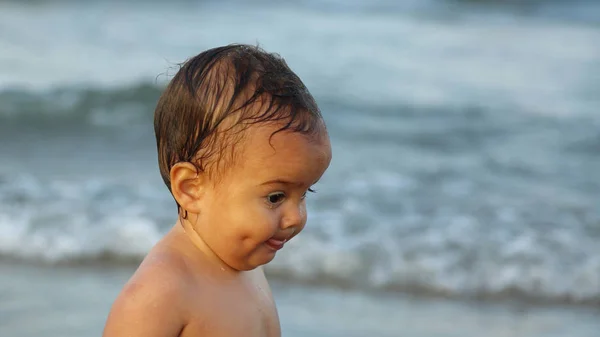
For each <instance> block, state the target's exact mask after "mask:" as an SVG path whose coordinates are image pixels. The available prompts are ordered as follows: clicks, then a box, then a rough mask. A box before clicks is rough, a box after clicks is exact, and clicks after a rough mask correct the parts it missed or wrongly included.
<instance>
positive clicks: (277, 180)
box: [260, 179, 319, 186]
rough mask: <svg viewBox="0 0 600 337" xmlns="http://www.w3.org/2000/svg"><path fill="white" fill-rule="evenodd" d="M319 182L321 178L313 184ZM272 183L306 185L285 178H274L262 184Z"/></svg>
mask: <svg viewBox="0 0 600 337" xmlns="http://www.w3.org/2000/svg"><path fill="white" fill-rule="evenodd" d="M318 182H319V180H317V181H315V182H314V183H312V184H311V186H312V185H315V184H316V183H318ZM272 184H283V185H296V186H302V185H304V184H302V183H296V182H292V181H287V180H283V179H273V180H269V181H265V182H264V183H262V184H260V185H261V186H262V185H272Z"/></svg>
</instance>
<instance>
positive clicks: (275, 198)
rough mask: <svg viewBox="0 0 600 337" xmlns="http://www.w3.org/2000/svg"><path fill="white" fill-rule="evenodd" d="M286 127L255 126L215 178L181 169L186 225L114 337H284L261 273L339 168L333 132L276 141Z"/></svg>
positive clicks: (176, 190)
mask: <svg viewBox="0 0 600 337" xmlns="http://www.w3.org/2000/svg"><path fill="white" fill-rule="evenodd" d="M257 109H260V108H257ZM283 124H285V121H278V122H262V123H258V124H255V125H251V126H249V127H248V128H247V129H246V130H245V131H243V132H244V133H243V138H242V140H241V141H240V142H238V143H236V144H235V149H234V151H236V156H235V159H234V160H233V161H231V162H230V163H228V165H226V167H224V168H223V170H224V171H223V172H219V174H218V175H216V176H214V177H213V176H211V175H209V174H206V173H204V172H199V171H198V170H197V169H196V167H195V166H194V165H193V164H192V163H189V162H180V163H177V164H175V165H174V166H173V167H172V168H171V170H170V178H171V190H172V194H173V196H174V198H175V200H176V201H177V202H178V204H179V205H180V208H181V211H180V217H179V221H178V222H177V223H176V224H175V226H174V227H173V228H172V229H171V230H170V231H169V232H168V234H167V235H166V236H165V237H164V238H163V239H162V240H161V241H160V242H158V243H157V244H156V246H155V247H154V248H153V249H152V250H151V251H150V252H149V254H148V255H147V257H146V258H145V259H144V261H143V262H142V263H141V265H140V267H139V268H138V270H137V271H136V272H135V274H134V275H133V277H132V278H131V279H130V280H129V282H128V283H127V284H126V285H125V287H124V289H123V291H122V292H121V294H120V295H119V297H118V298H117V300H116V301H115V303H114V305H113V307H112V309H111V312H110V314H109V317H108V320H107V323H106V327H105V330H104V335H103V336H104V337H117V336H119V337H120V336H128V337H137V336H140V337H142V336H143V337H153V336H161V337H167V336H211V337H217V336H219V337H220V336H223V337H225V336H228V337H229V336H232V337H233V336H235V337H239V336H248V337H251V336H280V335H281V331H280V325H279V319H278V315H277V310H276V308H275V304H274V301H273V297H272V295H271V291H270V289H269V285H268V283H267V280H266V279H265V275H264V273H263V270H262V267H261V266H262V265H264V264H266V263H268V262H269V261H271V260H272V259H273V258H274V257H275V254H276V251H277V250H278V249H279V248H281V246H282V243H283V242H286V241H289V240H290V239H291V238H293V237H294V236H296V235H297V234H298V233H299V232H300V231H301V230H302V229H303V228H304V225H305V223H306V204H305V200H304V198H305V195H306V192H307V191H308V190H309V188H310V187H311V186H312V185H313V184H315V183H316V182H317V180H319V178H320V177H321V176H322V175H323V173H324V172H325V170H326V169H327V167H328V166H329V162H330V160H331V146H330V143H329V138H328V134H327V131H326V128H325V125H324V124H323V125H322V126H321V127H319V128H318V130H317V131H316V132H314V133H312V134H301V133H298V132H293V131H291V130H285V131H282V132H279V133H275V134H274V135H273V133H274V132H275V131H276V130H278V129H279V128H280V127H281V125H283ZM272 135H273V136H272ZM271 136H272V137H271ZM186 213H187V216H181V215H182V214H186Z"/></svg>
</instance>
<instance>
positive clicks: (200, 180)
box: [170, 162, 206, 214]
mask: <svg viewBox="0 0 600 337" xmlns="http://www.w3.org/2000/svg"><path fill="white" fill-rule="evenodd" d="M170 178H171V193H173V197H174V198H175V200H176V201H177V203H178V204H179V205H180V206H181V208H182V209H184V210H186V211H187V212H188V213H195V214H198V213H200V200H201V199H202V196H203V195H204V190H205V183H206V179H205V175H204V174H203V172H200V171H198V169H197V168H196V166H194V164H192V163H189V162H180V163H177V164H175V165H173V167H171V171H170Z"/></svg>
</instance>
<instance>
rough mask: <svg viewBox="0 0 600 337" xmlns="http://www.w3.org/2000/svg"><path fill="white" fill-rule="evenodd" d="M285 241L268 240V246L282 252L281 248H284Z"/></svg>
mask: <svg viewBox="0 0 600 337" xmlns="http://www.w3.org/2000/svg"><path fill="white" fill-rule="evenodd" d="M285 241H286V240H284V241H280V240H274V239H269V240H267V242H266V244H267V246H268V247H269V248H271V249H273V250H280V249H281V248H283V245H284V244H285Z"/></svg>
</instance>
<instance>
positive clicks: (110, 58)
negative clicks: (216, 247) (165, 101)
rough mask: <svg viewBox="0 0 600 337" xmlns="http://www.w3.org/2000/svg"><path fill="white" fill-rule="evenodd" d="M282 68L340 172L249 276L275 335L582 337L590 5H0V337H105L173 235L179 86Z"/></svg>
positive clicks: (593, 186) (327, 0)
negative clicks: (258, 51)
mask: <svg viewBox="0 0 600 337" xmlns="http://www.w3.org/2000/svg"><path fill="white" fill-rule="evenodd" d="M234 42H239V43H250V44H257V43H258V44H260V45H261V46H262V47H263V48H265V49H266V50H268V51H272V52H278V53H279V54H281V55H282V56H283V57H284V58H285V59H286V60H287V62H288V64H289V65H290V66H291V68H292V69H293V70H294V71H295V72H296V73H297V74H298V75H299V76H300V77H301V78H302V79H303V80H304V82H305V83H306V85H307V86H308V88H309V89H310V91H311V92H312V93H313V95H314V96H315V97H316V99H317V101H318V102H319V104H320V107H321V109H322V111H323V114H324V116H325V119H326V120H327V123H328V127H329V129H330V134H331V137H332V143H333V150H334V159H333V162H332V165H331V167H330V169H329V171H328V172H327V173H326V174H325V176H324V177H323V179H322V180H321V182H320V183H319V184H318V185H317V186H316V190H317V193H316V194H314V195H313V194H311V195H310V197H309V200H308V207H309V220H308V226H307V228H306V230H305V232H303V234H302V235H300V236H299V237H297V238H296V239H294V240H293V241H292V242H290V244H289V245H286V249H284V250H283V251H281V252H280V253H279V254H278V256H277V258H276V259H275V260H274V261H273V262H272V263H271V264H269V265H268V266H267V271H268V273H269V277H270V279H271V280H272V282H273V285H272V286H273V290H274V293H275V297H276V301H277V303H278V305H279V310H280V316H281V321H282V328H283V335H284V336H292V337H299V336H317V337H319V336H322V337H333V336H412V337H417V336H418V337H432V336H461V337H465V336H492V337H494V336H527V337H530V336H544V337H547V336H569V337H578V336H586V337H587V336H590V337H591V336H598V334H599V331H600V319H599V318H600V2H599V1H594V0H589V1H580V0H571V1H569V0H562V1H559V0H556V1H553V0H545V1H544V0H539V1H536V0H520V1H518V0H512V1H509V0H506V1H500V0H498V1H493V0H490V1H483V0H482V1H475V0H471V1H466V0H465V1H459V0H418V1H417V0H407V1H393V0H373V1H366V0H365V1H359V0H347V1H343V0H310V1H268V0H264V1H241V0H240V1H232V0H227V1H208V0H207V1H192V0H173V1H168V2H167V1H142V0H138V1H135V0H128V1H116V0H115V1H110V0H97V1H67V0H64V1H61V0H54V1H16V0H15V1H0V336H27V337H28V336H39V335H42V334H43V335H45V336H51V337H54V336H56V337H58V336H61V337H62V336H100V335H101V332H102V328H103V324H104V321H105V319H106V315H107V313H108V310H109V308H110V305H111V304H112V301H113V300H114V298H115V296H116V295H117V293H118V292H119V290H120V288H121V287H122V286H123V284H124V283H125V282H126V280H127V279H128V278H129V276H130V275H131V273H132V272H133V270H134V269H135V267H136V266H137V263H139V261H141V259H142V258H143V256H144V254H145V253H146V252H147V251H148V250H149V248H150V247H151V246H152V245H153V244H154V243H155V242H156V241H157V240H158V239H159V238H160V237H161V235H162V234H163V233H164V232H165V231H166V230H167V229H168V228H169V227H170V226H171V225H172V224H173V223H174V221H175V205H174V203H173V201H172V200H171V197H170V195H169V194H168V191H167V189H166V187H165V186H164V185H163V183H162V181H161V179H160V176H159V173H158V167H157V160H156V153H155V151H156V150H155V141H154V135H153V129H152V116H153V112H154V107H155V104H156V101H157V99H158V96H159V95H160V93H161V90H162V89H163V88H164V85H165V84H166V83H167V82H168V80H169V79H170V78H171V76H172V75H173V74H174V72H175V71H176V70H177V67H176V64H177V63H179V62H182V61H184V60H186V59H187V58H189V57H191V56H193V55H196V54H197V53H199V52H201V51H203V50H205V49H208V48H212V47H215V46H219V45H224V44H229V43H234Z"/></svg>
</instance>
